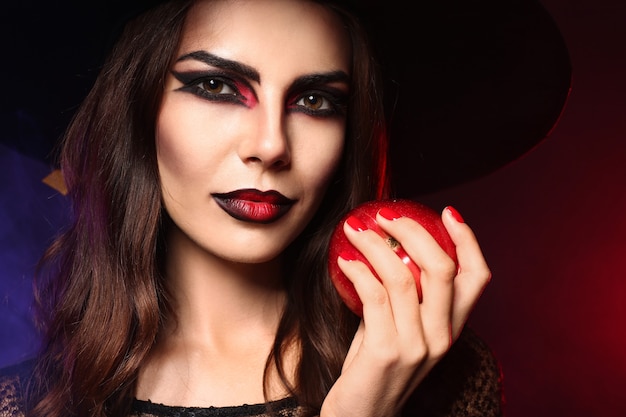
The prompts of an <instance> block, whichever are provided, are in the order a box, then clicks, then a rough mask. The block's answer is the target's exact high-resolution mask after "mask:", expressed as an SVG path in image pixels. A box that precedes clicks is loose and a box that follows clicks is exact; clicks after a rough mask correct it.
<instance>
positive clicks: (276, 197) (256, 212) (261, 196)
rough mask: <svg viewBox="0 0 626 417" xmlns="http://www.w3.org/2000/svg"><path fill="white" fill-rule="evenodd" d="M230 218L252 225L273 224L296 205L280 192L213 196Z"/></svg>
mask: <svg viewBox="0 0 626 417" xmlns="http://www.w3.org/2000/svg"><path fill="white" fill-rule="evenodd" d="M212 196H213V198H214V199H215V201H216V202H217V204H218V205H219V206H220V207H221V208H222V210H224V211H225V212H226V213H227V214H228V215H229V216H231V217H233V218H235V219H237V220H241V221H245V222H251V223H272V222H274V221H276V220H278V219H280V218H281V217H282V216H284V215H285V214H286V213H287V212H288V211H289V209H290V208H291V207H292V206H293V204H294V203H295V201H294V200H291V199H289V198H287V197H285V196H284V195H282V194H281V193H279V192H278V191H259V190H255V189H244V190H236V191H232V192H229V193H215V194H212Z"/></svg>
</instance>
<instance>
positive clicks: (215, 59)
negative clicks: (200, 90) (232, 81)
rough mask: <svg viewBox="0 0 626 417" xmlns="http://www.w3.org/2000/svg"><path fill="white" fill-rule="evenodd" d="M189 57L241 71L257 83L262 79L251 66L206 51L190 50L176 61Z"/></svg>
mask: <svg viewBox="0 0 626 417" xmlns="http://www.w3.org/2000/svg"><path fill="white" fill-rule="evenodd" d="M188 59H194V60H196V61H200V62H204V63H205V64H207V65H211V66H214V67H219V68H223V69H226V70H229V71H233V72H236V73H239V74H241V75H243V76H244V77H246V78H248V79H249V80H252V81H256V82H257V83H258V82H260V81H261V76H260V75H259V72H258V71H257V70H255V69H254V68H252V67H251V66H248V65H245V64H242V63H240V62H237V61H231V60H229V59H225V58H221V57H219V56H217V55H213V54H211V53H209V52H206V51H194V52H190V53H188V54H185V55H183V56H181V57H180V58H178V59H177V60H176V62H180V61H186V60H188Z"/></svg>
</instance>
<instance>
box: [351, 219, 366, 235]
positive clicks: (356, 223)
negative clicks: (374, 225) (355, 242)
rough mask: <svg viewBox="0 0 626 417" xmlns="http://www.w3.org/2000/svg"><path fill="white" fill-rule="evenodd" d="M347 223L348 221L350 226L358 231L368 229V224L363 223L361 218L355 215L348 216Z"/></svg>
mask: <svg viewBox="0 0 626 417" xmlns="http://www.w3.org/2000/svg"><path fill="white" fill-rule="evenodd" d="M346 223H348V226H350V227H351V228H353V229H354V230H356V231H357V232H362V231H364V230H367V226H366V225H365V223H363V222H362V221H361V220H359V219H358V218H357V217H355V216H350V217H348V219H347V220H346Z"/></svg>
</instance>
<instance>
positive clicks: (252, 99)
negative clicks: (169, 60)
mask: <svg viewBox="0 0 626 417" xmlns="http://www.w3.org/2000/svg"><path fill="white" fill-rule="evenodd" d="M189 60H192V61H198V62H201V63H203V64H206V65H208V66H209V67H210V68H208V69H206V70H189V71H176V70H172V71H171V72H172V75H173V76H174V77H175V78H176V79H177V80H178V81H180V82H181V83H182V84H183V86H182V87H180V88H179V89H178V90H179V91H185V92H189V93H191V94H194V95H196V96H198V97H200V98H203V99H206V100H209V101H217V102H225V103H233V104H239V105H244V106H246V107H249V108H252V107H254V106H255V105H256V104H257V103H258V97H257V94H256V92H255V90H254V88H253V87H252V84H251V83H253V82H254V83H258V84H260V83H261V76H260V73H259V72H258V71H257V70H256V69H255V68H253V67H251V66H249V65H246V64H243V63H241V62H237V61H233V60H229V59H225V58H222V57H219V56H217V55H214V54H211V53H209V52H207V51H194V52H190V53H187V54H185V55H182V56H181V57H179V58H178V59H177V61H176V62H182V61H189ZM349 83H350V77H349V75H348V74H347V73H346V72H344V71H329V72H321V73H313V74H307V75H303V76H300V77H297V78H296V79H295V80H294V81H293V82H292V83H291V85H290V86H289V88H288V91H287V94H286V97H287V100H286V107H287V110H288V111H290V112H300V113H303V114H306V115H309V116H313V117H332V116H344V115H345V114H346V110H347V102H348V89H349Z"/></svg>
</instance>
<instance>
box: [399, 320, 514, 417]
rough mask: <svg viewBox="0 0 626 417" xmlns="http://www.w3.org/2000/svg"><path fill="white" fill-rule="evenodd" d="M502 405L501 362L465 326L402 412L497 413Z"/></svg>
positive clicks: (448, 416) (465, 416) (452, 416)
mask: <svg viewBox="0 0 626 417" xmlns="http://www.w3.org/2000/svg"><path fill="white" fill-rule="evenodd" d="M503 408H504V392H503V379H502V371H501V368H500V363H499V361H498V359H497V357H496V355H495V354H494V352H493V351H492V350H491V348H490V347H489V345H488V344H487V343H486V342H485V340H484V339H483V338H482V337H480V335H478V334H477V333H476V332H475V331H473V330H472V329H470V328H467V327H466V328H465V329H464V330H463V332H462V334H461V336H460V337H459V339H458V340H457V341H456V342H455V344H454V345H453V346H452V348H451V349H450V351H449V352H448V353H447V354H446V356H445V357H444V358H443V359H442V360H441V361H440V362H439V363H438V364H437V366H435V368H433V370H432V371H431V372H430V374H429V375H428V377H427V378H426V379H425V380H424V381H423V382H422V384H420V386H419V387H418V389H417V390H416V391H415V393H414V395H413V396H412V397H411V399H410V401H409V403H408V404H407V407H406V408H405V410H406V411H408V412H407V413H405V415H413V414H412V412H411V411H409V410H412V411H414V410H419V411H420V413H424V412H425V413H426V414H425V415H429V416H433V417H435V416H436V417H444V416H445V417H474V416H476V417H478V416H481V417H499V416H502V415H503V414H504V410H503Z"/></svg>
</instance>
